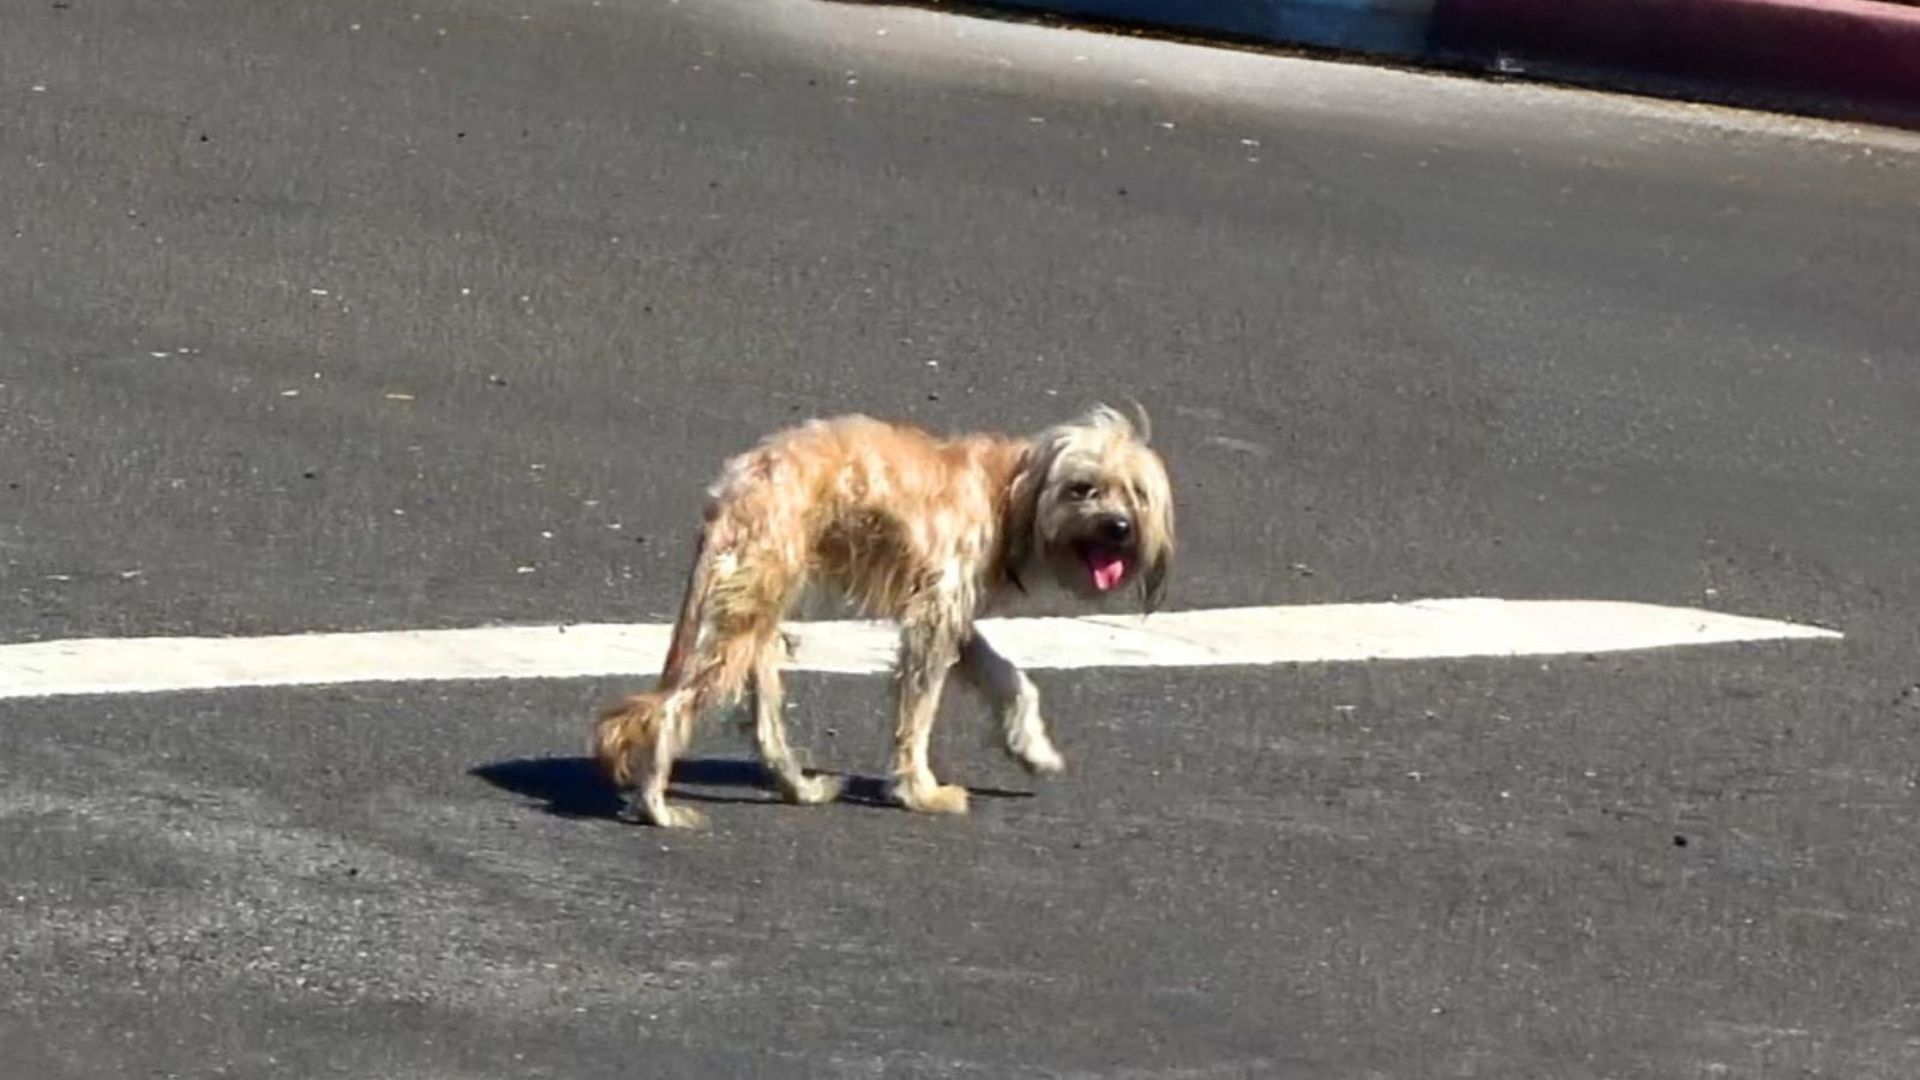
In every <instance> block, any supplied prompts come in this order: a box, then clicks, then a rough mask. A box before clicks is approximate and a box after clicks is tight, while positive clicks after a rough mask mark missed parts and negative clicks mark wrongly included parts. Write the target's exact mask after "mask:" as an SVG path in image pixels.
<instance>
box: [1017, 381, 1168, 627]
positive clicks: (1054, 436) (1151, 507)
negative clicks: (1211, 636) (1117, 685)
mask: <svg viewBox="0 0 1920 1080" xmlns="http://www.w3.org/2000/svg"><path fill="white" fill-rule="evenodd" d="M1148 434H1149V430H1148V426H1147V417H1146V412H1145V411H1144V410H1142V411H1141V413H1140V420H1139V422H1138V423H1135V422H1134V421H1133V420H1130V419H1129V418H1127V417H1126V416H1125V415H1123V414H1122V413H1120V412H1119V411H1118V410H1116V409H1112V408H1109V407H1108V406H1105V405H1100V406H1097V407H1095V408H1094V409H1092V410H1091V411H1089V412H1088V413H1087V414H1086V415H1084V416H1082V417H1080V418H1079V419H1077V420H1073V421H1071V422H1069V423H1065V424H1060V425H1058V426H1056V427H1052V428H1048V429H1047V430H1046V431H1043V432H1041V433H1040V434H1039V435H1038V436H1037V437H1035V438H1034V440H1033V442H1032V444H1031V445H1030V446H1029V447H1028V449H1027V451H1026V453H1025V455H1024V456H1023V458H1022V459H1021V462H1020V468H1019V470H1018V471H1017V472H1016V474H1015V476H1014V480H1013V485H1012V489H1011V490H1010V491H1009V493H1008V505H1007V523H1006V529H1007V532H1006V536H1007V565H1008V569H1009V571H1011V572H1013V573H1015V574H1018V573H1019V572H1020V570H1022V569H1023V568H1027V567H1035V566H1038V567H1043V568H1044V569H1045V571H1046V572H1047V573H1050V574H1052V575H1053V577H1054V580H1056V581H1058V582H1059V583H1060V585H1061V587H1062V588H1064V589H1066V590H1067V591H1068V592H1069V593H1072V594H1073V595H1075V596H1078V597H1081V598H1083V599H1095V598H1098V597H1102V596H1105V595H1108V594H1111V593H1113V592H1114V591H1115V590H1117V589H1120V588H1123V587H1125V586H1135V587H1137V588H1138V589H1139V593H1140V604H1141V608H1142V609H1143V610H1145V611H1148V612H1151V611H1153V610H1154V608H1155V607H1157V606H1158V605H1159V603H1160V598H1161V596H1162V594H1163V593H1164V592H1165V590H1166V583H1167V572H1168V569H1169V568H1170V566H1171V564H1172V561H1173V547H1174V543H1173V485H1172V484H1171V483H1170V482H1169V481H1168V479H1167V469H1166V465H1165V463H1164V462H1162V461H1161V460H1160V455H1159V454H1157V453H1155V452H1154V451H1153V450H1152V449H1151V448H1150V447H1149V446H1148V445H1147V437H1148Z"/></svg>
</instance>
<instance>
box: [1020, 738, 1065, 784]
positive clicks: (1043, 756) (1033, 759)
mask: <svg viewBox="0 0 1920 1080" xmlns="http://www.w3.org/2000/svg"><path fill="white" fill-rule="evenodd" d="M1013 757H1014V760H1015V761H1018V762H1019V763H1020V764H1021V766H1022V767H1024V768H1025V769H1026V770H1027V771H1028V772H1030V773H1035V774H1037V775H1041V776H1053V775H1055V774H1057V773H1061V772H1064V771H1066V768H1067V759H1066V758H1063V757H1061V756H1060V751H1058V750H1056V749H1054V746H1053V743H1052V742H1051V741H1049V740H1047V739H1039V740H1036V741H1034V742H1031V743H1028V744H1027V745H1026V746H1024V747H1022V748H1020V749H1019V750H1016V751H1014V755H1013Z"/></svg>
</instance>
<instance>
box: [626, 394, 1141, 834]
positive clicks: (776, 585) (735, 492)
mask: <svg viewBox="0 0 1920 1080" xmlns="http://www.w3.org/2000/svg"><path fill="white" fill-rule="evenodd" d="M1146 436H1147V430H1146V417H1145V414H1144V412H1143V413H1142V414H1141V418H1140V422H1139V423H1138V424H1136V423H1135V422H1134V421H1132V420H1129V419H1128V418H1127V417H1126V416H1124V415H1122V414H1121V413H1120V412H1118V411H1116V410H1114V409H1111V408H1108V407H1107V406H1104V405H1103V406H1098V407H1096V408H1094V409H1092V410H1091V411H1089V412H1088V413H1086V414H1085V415H1083V416H1081V417H1079V418H1077V419H1075V420H1073V421H1071V422H1069V423H1065V424H1060V425H1058V426H1056V427H1052V428H1049V429H1047V430H1046V431H1043V432H1041V433H1039V434H1038V435H1035V436H1032V437H1029V438H1015V437H1009V436H1004V435H992V434H977V435H965V436H959V437H955V438H944V439H943V438H937V437H935V436H933V435H931V434H929V433H927V432H925V431H922V430H920V429H917V428H912V427H905V426H901V425H896V424H888V423H883V422H881V421H878V420H874V419H871V418H869V417H865V416H845V417H840V418H837V419H831V420H814V421H810V422H808V423H806V424H802V425H800V426H799V427H795V428H790V429H788V430H786V431H781V432H778V433H776V434H774V435H771V436H769V437H768V438H767V439H766V440H764V441H763V442H761V444H760V445H759V446H757V447H755V448H754V449H752V450H750V451H748V452H747V453H744V454H742V455H740V456H738V457H736V458H733V459H732V460H731V461H728V462H727V464H726V467H725V469H724V470H723V471H722V473H721V476H720V479H719V480H718V481H717V482H715V484H714V485H713V487H712V488H711V489H710V490H709V493H708V494H709V500H708V503H707V509H706V522H705V526H704V528H703V529H702V530H701V533H700V538H699V541H698V543H697V545H696V550H695V554H694V564H693V570H692V572H691V574H690V575H689V577H688V581H687V591H686V595H685V597H684V598H683V600H682V601H681V606H680V615H679V618H678V620H677V621H676V622H675V624H674V630H673V641H672V644H671V646H670V647H669V648H668V650H667V658H666V663H665V665H664V668H663V670H662V671H661V674H660V680H659V683H658V685H657V686H656V687H655V688H654V689H653V690H651V691H649V692H646V693H640V694H634V695H632V696H630V697H628V698H626V699H625V700H624V701H621V702H619V703H618V704H616V705H613V706H612V707H610V708H608V709H607V710H606V711H605V712H604V713H602V714H601V716H600V718H599V721H598V723H596V724H595V726H594V729H593V737H592V744H591V745H592V750H593V754H594V756H595V758H596V759H598V760H599V761H600V763H601V765H602V766H603V767H604V768H605V769H606V770H607V772H608V773H609V775H611V776H612V777H613V779H614V780H615V781H616V782H617V783H619V784H620V785H622V786H623V787H624V786H632V787H634V788H635V789H636V790H635V792H634V803H635V808H636V810H638V811H639V814H640V816H642V817H644V818H645V819H646V820H648V821H651V822H653V823H654V824H656V825H665V826H673V825H692V824H696V823H698V821H699V816H698V815H697V814H696V813H695V812H693V811H692V810H689V809H687V808H685V807H677V806H672V805H670V804H668V802H667V800H666V788H667V780H668V777H669V776H670V774H671V772H672V768H673V760H674V758H675V757H676V756H677V755H679V754H680V753H681V752H682V751H683V750H684V749H685V748H686V746H687V744H688V742H689V741H690V740H691V739H692V736H693V730H694V726H695V724H696V723H697V722H698V721H699V719H700V717H701V716H703V715H704V714H706V713H707V712H709V711H712V710H714V709H721V708H726V707H729V706H731V705H733V704H735V703H736V702H738V701H739V700H740V699H741V698H742V697H743V696H744V695H747V694H749V693H750V694H751V696H752V698H753V712H754V733H755V743H756V745H757V747H758V749H759V752H760V756H761V759H762V760H763V761H764V762H765V763H766V766H767V768H768V769H769V771H770V772H771V773H772V774H773V777H774V779H775V781H776V782H777V783H778V785H779V787H780V790H781V792H782V794H783V795H784V796H785V797H786V798H788V799H789V800H791V801H793V802H800V803H813V802H825V801H828V800H831V799H833V798H834V797H835V796H837V795H838V793H839V790H840V786H839V785H840V782H839V780H838V778H835V777H826V776H808V775H806V774H805V773H804V772H803V771H802V770H801V769H800V767H799V766H798V765H797V764H796V763H795V761H794V758H793V753H792V751H791V750H790V748H789V747H788V745H787V737H786V725H785V721H784V719H783V718H782V714H781V686H780V669H781V663H782V661H783V660H784V659H785V638H784V637H783V635H782V632H781V623H782V620H783V619H785V618H786V617H787V616H788V615H789V614H790V613H791V612H792V610H793V608H794V606H795V604H796V603H797V602H798V601H799V599H800V597H801V595H802V594H803V593H804V592H806V591H808V590H815V589H821V588H825V589H829V590H832V591H835V592H838V593H839V594H840V595H842V596H843V597H844V598H845V599H846V600H847V601H848V602H849V603H850V604H851V605H852V606H853V608H854V609H855V610H856V611H858V612H859V613H860V614H863V615H865V616H867V617H870V618H884V619H892V620H895V621H897V622H898V623H899V624H900V628H901V634H900V656H899V663H898V669H897V672H896V676H895V700H896V717H895V725H894V760H893V769H892V777H893V785H894V787H893V790H894V794H895V797H896V798H897V799H898V801H899V802H900V803H901V804H902V805H904V806H906V807H908V808H910V809H915V810H922V811H927V812H934V813H960V812H964V811H965V810H966V807H967V793H966V790H965V789H964V788H961V787H958V786H953V785H943V784H941V783H939V782H938V781H937V780H936V779H935V778H934V775H933V771H932V769H931V768H930V767H929V765H928V763H927V742H928V736H929V734H930V732H931V731H932V727H933V721H934V716H935V713H936V711H937V709H938V706H939V700H940V694H941V692H942V689H943V687H944V685H945V681H946V678H947V674H948V671H949V670H950V669H952V668H954V667H955V666H956V665H957V666H958V667H959V669H960V671H961V673H962V675H963V676H964V677H965V678H966V679H967V680H968V681H969V682H970V683H972V684H973V685H975V686H977V687H979V688H980V689H981V690H982V691H983V692H984V693H986V695H987V696H988V697H989V699H990V700H992V701H993V703H994V705H995V708H996V711H997V712H998V714H999V718H1000V722H1001V726H1002V733H1003V736H1004V741H1005V743H1006V747H1007V750H1008V752H1009V753H1010V754H1012V755H1013V756H1014V757H1015V758H1016V759H1017V760H1019V761H1020V762H1021V763H1022V764H1024V765H1026V766H1027V767H1028V768H1029V769H1032V770H1034V771H1036V772H1057V771H1059V769H1061V768H1062V767H1063V764H1064V763H1063V762H1062V761H1061V759H1060V755H1059V753H1058V751H1056V750H1055V749H1054V746H1053V742H1052V739H1051V738H1050V737H1049V736H1048V734H1047V730H1046V726H1045V724H1044V723H1043V722H1042V720H1041V719H1040V711H1039V693H1038V691H1036V690H1035V689H1034V686H1033V683H1032V681H1031V680H1029V679H1028V678H1027V677H1026V675H1025V674H1024V673H1022V672H1021V671H1020V670H1019V668H1017V667H1015V666H1014V665H1013V664H1012V663H1010V662H1009V661H1007V660H1006V658H1004V657H1002V656H1001V655H1000V654H998V653H997V652H995V651H994V650H993V647H992V645H990V644H989V643H988V642H987V641H986V639H985V638H984V637H982V636H981V635H980V634H979V632H978V631H977V630H976V629H975V627H974V620H975V619H976V618H977V617H978V616H979V615H981V614H982V613H983V612H984V611H986V610H988V609H989V608H991V606H992V605H993V604H994V602H995V601H996V600H999V599H1001V598H1003V597H1005V596H1006V595H1007V594H1008V592H1009V591H1010V590H1018V591H1025V590H1026V589H1027V588H1028V587H1029V586H1031V585H1037V584H1042V583H1050V584H1054V585H1058V586H1059V587H1060V588H1062V589H1064V590H1066V591H1067V592H1068V593H1070V594H1072V595H1075V596H1078V597H1081V598H1083V599H1093V598H1096V597H1099V596H1101V595H1103V594H1107V593H1112V592H1115V591H1118V589H1120V588H1122V587H1130V588H1134V589H1137V590H1138V594H1139V597H1140V602H1141V605H1142V608H1143V610H1146V611H1151V610H1153V608H1154V606H1155V605H1156V604H1157V603H1158V602H1159V600H1160V596H1161V593H1162V591H1163V590H1164V588H1165V583H1166V579H1167V572H1168V568H1169V563H1170V561H1171V559H1172V556H1173V549H1174V523H1173V496H1172V487H1171V485H1170V483H1169V482H1168V479H1167V472H1166V467H1165V465H1164V463H1163V462H1162V461H1161V459H1160V457H1159V455H1158V454H1156V453H1155V452H1154V451H1153V450H1152V449H1150V448H1149V447H1148V445H1147V442H1146Z"/></svg>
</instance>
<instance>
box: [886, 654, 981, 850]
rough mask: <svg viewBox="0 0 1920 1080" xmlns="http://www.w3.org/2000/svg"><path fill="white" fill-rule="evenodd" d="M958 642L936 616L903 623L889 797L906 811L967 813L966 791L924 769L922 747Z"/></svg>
mask: <svg viewBox="0 0 1920 1080" xmlns="http://www.w3.org/2000/svg"><path fill="white" fill-rule="evenodd" d="M963 636H964V632H963V631H960V630H958V629H956V628H955V627H953V626H951V625H950V624H948V623H947V622H946V621H945V620H943V619H940V618H939V617H937V616H934V617H925V616H923V617H919V618H908V619H905V620H903V628H902V631H901V634H900V670H899V672H898V674H897V675H896V677H895V679H894V692H895V694H896V698H897V700H896V708H897V716H896V719H895V721H894V729H893V741H894V753H893V792H894V797H895V798H896V799H898V800H899V801H900V804H901V805H902V806H905V807H906V808H907V809H909V810H918V811H920V812H922V813H928V814H964V813H966V812H967V789H966V788H963V787H961V786H960V785H958V784H942V783H940V782H939V781H938V780H936V779H935V778H934V775H933V768H932V767H931V766H930V765H929V764H928V763H927V742H928V739H929V737H930V736H931V735H932V734H933V721H934V718H935V717H936V716H937V715H938V714H939V711H940V693H941V691H942V690H943V689H944V688H945V687H946V682H947V672H948V670H950V669H951V668H952V667H953V665H954V662H955V661H956V660H957V659H959V654H960V640H961V638H962V637H963Z"/></svg>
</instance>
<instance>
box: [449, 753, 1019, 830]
mask: <svg viewBox="0 0 1920 1080" xmlns="http://www.w3.org/2000/svg"><path fill="white" fill-rule="evenodd" d="M468 772H469V774H470V775H473V776H476V777H479V778H480V779H482V780H485V781H486V782H487V783H489V784H492V785H493V786H494V787H497V788H499V789H501V790H502V791H510V792H512V793H513V794H515V795H519V796H522V797H524V798H528V799H534V800H537V801H539V802H540V803H543V804H544V805H543V806H542V809H543V810H544V811H545V812H547V813H549V814H554V815H556V816H559V817H575V818H604V819H609V820H629V816H630V815H629V813H628V810H627V800H626V797H625V796H624V795H623V794H622V793H621V791H620V789H619V788H618V787H616V786H614V783H613V781H611V780H609V779H608V778H607V774H606V773H604V772H602V771H601V770H600V768H599V766H598V765H596V764H595V763H594V762H593V761H592V760H591V759H590V758H584V757H540V758H512V759H509V760H506V761H494V762H488V763H487V764H485V765H476V766H474V767H473V768H472V769H470V770H468ZM689 785H691V786H694V787H701V788H735V789H740V788H751V789H754V790H755V791H757V792H759V793H760V794H758V795H755V796H740V795H719V794H714V793H712V792H707V791H689V790H687V787H688V786H689ZM887 789H888V785H887V783H886V781H884V780H881V779H879V778H877V777H872V776H848V777H847V778H846V787H845V788H844V789H843V790H842V791H841V792H840V798H839V801H840V802H843V803H853V804H856V805H861V806H892V805H893V800H892V798H891V797H890V794H889V792H888V790H887ZM968 790H969V791H970V792H972V793H973V794H974V795H977V796H982V797H985V798H993V799H1027V798H1032V797H1033V793H1032V792H1030V791H1008V790H1002V789H999V788H980V787H969V788H968ZM672 797H673V798H675V799H685V800H686V801H688V802H705V803H777V802H779V801H780V796H779V793H778V790H777V789H776V788H775V787H774V783H773V778H772V777H771V776H769V775H768V774H767V771H766V769H764V768H762V767H761V766H760V764H759V763H758V762H753V761H744V760H740V759H737V758H688V759H685V760H681V761H676V762H674V765H673V788H672Z"/></svg>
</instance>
